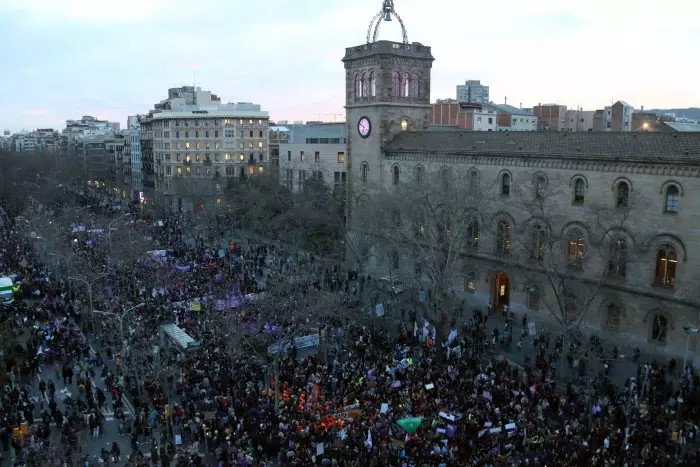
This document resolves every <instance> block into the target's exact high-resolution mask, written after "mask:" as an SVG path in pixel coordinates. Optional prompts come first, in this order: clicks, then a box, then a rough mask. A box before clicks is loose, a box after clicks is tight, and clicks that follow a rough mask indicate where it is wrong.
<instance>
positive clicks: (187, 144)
mask: <svg viewBox="0 0 700 467" xmlns="http://www.w3.org/2000/svg"><path fill="white" fill-rule="evenodd" d="M185 149H190V143H189V141H188V142H187V143H185Z"/></svg>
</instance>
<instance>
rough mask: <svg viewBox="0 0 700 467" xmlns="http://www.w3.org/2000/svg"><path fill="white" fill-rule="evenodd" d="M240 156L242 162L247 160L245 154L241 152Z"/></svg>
mask: <svg viewBox="0 0 700 467" xmlns="http://www.w3.org/2000/svg"><path fill="white" fill-rule="evenodd" d="M239 158H240V159H241V162H243V161H244V160H245V156H244V155H243V154H241V155H240V156H239Z"/></svg>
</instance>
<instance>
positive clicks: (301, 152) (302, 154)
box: [299, 151, 304, 162]
mask: <svg viewBox="0 0 700 467" xmlns="http://www.w3.org/2000/svg"><path fill="white" fill-rule="evenodd" d="M299 160H300V161H302V162H303V161H304V151H299Z"/></svg>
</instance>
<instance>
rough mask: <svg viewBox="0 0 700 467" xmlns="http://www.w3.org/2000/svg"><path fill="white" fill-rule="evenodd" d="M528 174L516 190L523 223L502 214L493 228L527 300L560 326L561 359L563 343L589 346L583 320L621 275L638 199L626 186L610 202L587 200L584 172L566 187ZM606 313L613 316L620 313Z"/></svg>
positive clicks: (628, 257)
mask: <svg viewBox="0 0 700 467" xmlns="http://www.w3.org/2000/svg"><path fill="white" fill-rule="evenodd" d="M531 175H532V177H531V179H532V180H531V182H528V183H522V184H520V185H519V186H518V189H517V191H516V194H517V196H516V197H515V203H516V204H517V205H519V211H520V213H521V217H522V218H523V220H524V222H523V223H522V227H521V228H520V229H518V230H515V229H514V226H513V225H511V224H510V223H509V221H508V220H506V219H503V220H500V221H498V222H497V223H496V226H495V228H496V232H494V235H495V238H496V243H497V250H498V254H499V255H500V257H501V259H502V260H503V261H504V262H505V264H507V265H509V266H510V267H511V268H513V269H515V270H517V271H518V272H519V273H520V274H521V275H522V276H524V278H525V281H526V286H525V287H526V293H527V302H528V303H527V305H528V307H529V308H534V309H544V310H546V311H547V312H548V316H550V317H551V318H552V319H553V321H554V323H556V326H557V328H558V329H559V331H560V332H561V335H562V336H563V338H564V345H563V352H562V364H563V362H564V361H565V359H566V354H567V344H568V343H571V342H574V343H575V344H577V345H584V346H585V345H587V340H586V339H585V338H584V335H583V333H582V326H584V325H585V324H586V322H587V317H588V315H589V314H590V311H591V309H592V308H593V306H594V304H596V303H597V302H598V299H599V298H600V294H601V290H602V289H603V288H604V287H605V286H606V285H607V284H609V283H610V282H614V281H615V280H616V279H619V278H624V277H625V276H626V275H627V269H628V266H627V265H628V263H629V262H630V261H631V260H632V255H634V254H635V252H634V251H633V250H632V248H631V245H629V243H628V241H627V239H626V237H625V230H626V228H627V226H628V224H629V222H630V213H631V212H632V209H633V206H634V205H635V204H637V203H639V202H640V201H641V200H639V199H632V198H631V197H630V195H631V193H627V194H625V198H624V199H619V200H616V203H615V204H616V205H615V206H614V207H608V206H601V205H595V204H593V203H591V202H589V201H587V200H586V199H585V198H586V197H585V187H584V186H583V185H582V184H583V183H584V181H583V180H582V179H577V180H575V181H574V182H573V183H574V184H575V186H573V187H570V186H569V183H565V182H561V181H560V180H556V179H555V180H547V178H546V177H545V175H543V174H541V173H535V174H531ZM572 188H573V192H572ZM584 202H585V208H584ZM562 204H564V206H562ZM570 204H573V207H568V209H567V205H569V206H570ZM572 209H576V210H578V211H579V212H580V216H581V217H580V218H579V219H577V220H573V221H572V216H571V210H572ZM609 313H618V314H619V313H621V310H619V309H613V308H611V310H609ZM606 319H609V320H611V322H619V319H620V316H619V315H617V316H609V317H607V318H606Z"/></svg>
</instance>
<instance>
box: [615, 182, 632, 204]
mask: <svg viewBox="0 0 700 467" xmlns="http://www.w3.org/2000/svg"><path fill="white" fill-rule="evenodd" d="M629 200H630V186H629V185H628V184H627V182H620V183H618V184H617V190H615V206H617V207H627V205H628V204H629Z"/></svg>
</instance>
